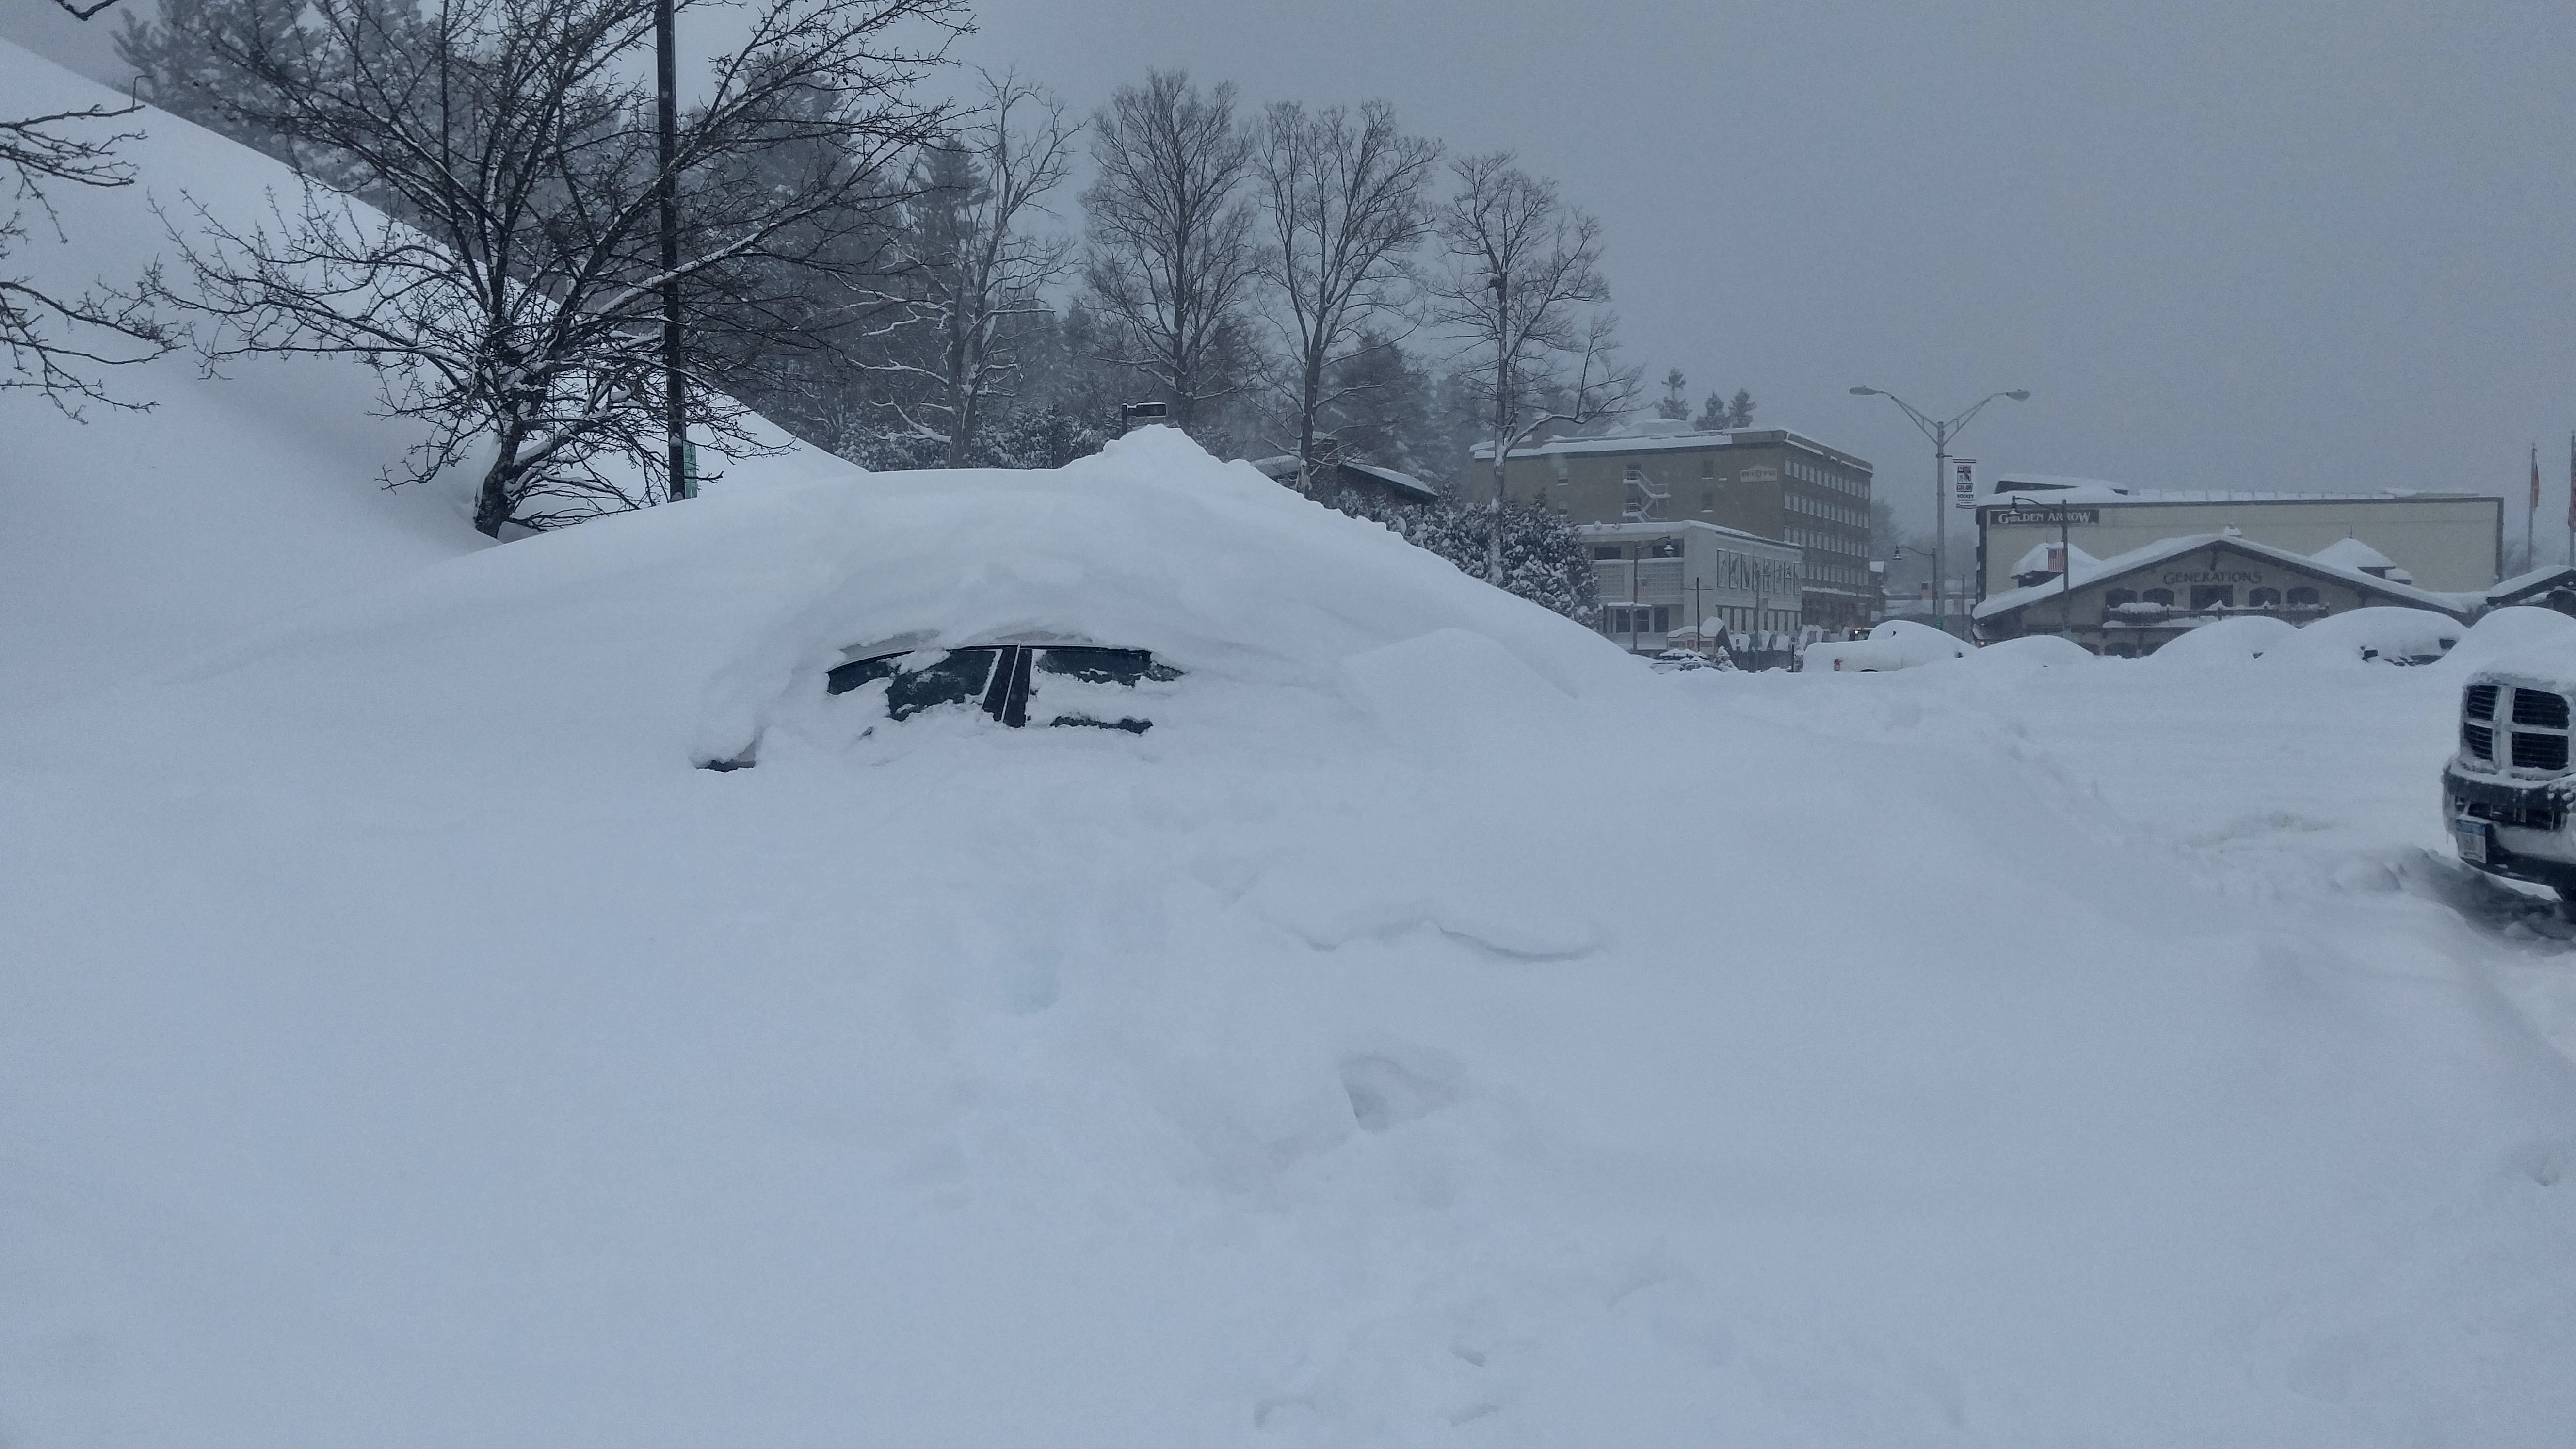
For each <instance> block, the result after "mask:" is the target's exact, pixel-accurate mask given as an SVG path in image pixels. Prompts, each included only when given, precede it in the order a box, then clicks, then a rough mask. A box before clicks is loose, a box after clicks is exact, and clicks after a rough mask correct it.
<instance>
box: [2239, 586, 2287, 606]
mask: <svg viewBox="0 0 2576 1449" xmlns="http://www.w3.org/2000/svg"><path fill="white" fill-rule="evenodd" d="M2245 607H2247V608H2249V609H2277V608H2279V607H2281V591H2280V590H2279V589H2250V590H2248V591H2247V592H2246V594H2245Z"/></svg>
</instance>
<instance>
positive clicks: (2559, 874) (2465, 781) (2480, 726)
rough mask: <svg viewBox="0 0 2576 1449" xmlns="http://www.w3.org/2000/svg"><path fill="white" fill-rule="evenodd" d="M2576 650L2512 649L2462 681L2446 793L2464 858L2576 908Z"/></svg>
mask: <svg viewBox="0 0 2576 1449" xmlns="http://www.w3.org/2000/svg"><path fill="white" fill-rule="evenodd" d="M2571 700H2576V653H2571V652H2569V651H2568V650H2566V649H2563V648H2559V649H2546V650H2538V651H2533V652H2530V653H2524V654H2518V655H2513V656H2509V657H2507V658H2506V659H2503V660H2499V661H2497V663H2495V664H2494V665H2491V666H2490V667H2487V668H2484V669H2480V670H2477V671H2476V672H2474V673H2472V674H2471V675H2470V676H2469V680H2468V684H2467V685H2466V687H2464V688H2463V689H2462V690H2461V691H2460V733H2459V743H2458V748H2457V749H2456V750H2454V751H2453V753H2452V756H2451V761H2450V763H2449V764H2447V765H2445V766H2444V767H2443V769H2442V798H2443V803H2444V805H2445V807H2446V809H2447V811H2448V814H2449V818H2450V826H2451V838H2452V840H2453V841H2454V842H2455V843H2456V844H2457V846H2458V849H2459V853H2460V859H2461V860H2463V861H2465V862H2466V863H2468V864H2470V865H2473V866H2475V867H2477V868H2478V869H2480V870H2483V871H2486V872H2488V873H2489V874H2491V875H2500V876H2506V877H2510V878H2512V879H2514V880H2521V881H2529V882H2531V883H2533V884H2535V885H2545V886H2548V887H2550V888H2552V889H2554V890H2556V891H2557V892H2558V897H2559V899H2560V901H2562V902H2565V903H2568V905H2569V908H2570V909H2571V911H2576V830H2571V829H2570V812H2569V809H2568V805H2569V802H2570V800H2571V799H2576V772H2571V770H2570V768H2569V764H2570V762H2569V757H2568V734H2569V728H2568V726H2569V718H2570V702H2571Z"/></svg>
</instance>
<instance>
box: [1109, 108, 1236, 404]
mask: <svg viewBox="0 0 2576 1449" xmlns="http://www.w3.org/2000/svg"><path fill="white" fill-rule="evenodd" d="M1091 154H1092V159H1093V161H1094V162H1095V163H1096V164H1097V165H1098V166H1099V168H1100V176H1099V179H1098V180H1096V181H1094V182H1093V183H1092V186H1091V189H1090V190H1089V191H1086V192H1084V193H1083V198H1082V203H1083V210H1084V212H1085V214H1086V217H1087V220H1088V223H1089V228H1088V229H1089V240H1090V249H1089V254H1088V257H1087V258H1086V260H1085V262H1084V264H1083V280H1084V282H1085V284H1086V285H1087V286H1088V287H1089V288H1090V290H1091V293H1092V295H1093V296H1094V297H1095V298H1096V299H1098V302H1099V305H1100V308H1101V310H1102V311H1104V312H1106V313H1107V314H1108V315H1109V316H1110V317H1111V318H1113V319H1115V320H1116V321H1117V322H1118V323H1119V325H1120V328H1121V330H1122V331H1123V332H1124V334H1125V344H1126V345H1125V351H1124V353H1123V355H1121V356H1118V357H1115V358H1111V359H1106V360H1110V361H1115V362H1119V363H1121V364H1123V365H1126V366H1129V367H1134V368H1136V369H1138V370H1140V371H1142V372H1144V373H1145V374H1146V375H1147V376H1149V377H1151V378H1152V379H1153V380H1154V382H1155V383H1156V384H1157V385H1158V386H1160V387H1161V388H1163V389H1164V390H1165V392H1166V393H1167V394H1168V395H1169V396H1170V399H1171V404H1172V412H1173V420H1174V421H1175V422H1177V423H1178V424H1179V425H1180V426H1181V427H1182V428H1183V429H1185V430H1186V429H1190V428H1193V427H1196V426H1198V424H1199V422H1200V412H1199V405H1200V404H1201V403H1204V402H1208V401H1212V400H1214V399H1217V398H1222V397H1225V396H1227V395H1229V394H1230V393H1232V392H1233V391H1234V389H1235V385H1236V383H1235V380H1234V379H1233V378H1230V377H1226V376H1222V375H1220V374H1221V373H1222V372H1223V371H1224V370H1225V369H1224V368H1223V367H1222V366H1221V363H1222V360H1223V359H1224V357H1225V355H1226V352H1227V348H1228V345H1229V343H1230V342H1231V341H1233V340H1235V339H1233V338H1232V337H1230V336H1229V334H1230V333H1231V332H1239V330H1240V328H1241V326H1242V320H1243V315H1242V314H1243V307H1244V303H1245V301H1246V300H1247V295H1248V294H1249V292H1250V291H1251V289H1252V286H1253V284H1254V283H1255V282H1256V281H1257V280H1258V279H1259V272H1260V253H1259V249H1258V248H1257V247H1256V245H1255V243H1254V239H1253V226H1254V217H1253V209H1252V204H1251V202H1250V201H1249V200H1248V199H1246V198H1245V197H1244V196H1243V195H1241V192H1242V190H1243V184H1244V181H1245V179H1246V177H1247V175H1248V174H1249V172H1250V169H1251V163H1252V142H1251V138H1250V137H1249V136H1248V135H1246V134H1245V132H1244V131H1243V130H1242V128H1240V127H1238V126H1237V125H1236V124H1235V121H1234V87H1233V86H1231V85H1220V86H1218V87H1217V88H1216V89H1215V90H1214V91H1212V92H1209V93H1206V94H1201V93H1200V91H1199V89H1198V88H1197V87H1196V86H1193V85H1191V84H1190V79H1189V75H1188V73H1187V72H1184V71H1162V70H1158V71H1155V72H1153V73H1152V74H1151V75H1149V76H1148V77H1147V78H1146V81H1145V84H1144V85H1143V86H1142V87H1141V88H1140V87H1136V86H1121V87H1119V89H1118V94H1117V95H1116V97H1114V98H1113V99H1112V100H1111V101H1110V103H1109V104H1108V105H1107V106H1106V107H1104V108H1103V109H1102V110H1101V111H1100V113H1099V114H1098V115H1097V116H1096V117H1095V118H1094V119H1093V122H1092V143H1091Z"/></svg>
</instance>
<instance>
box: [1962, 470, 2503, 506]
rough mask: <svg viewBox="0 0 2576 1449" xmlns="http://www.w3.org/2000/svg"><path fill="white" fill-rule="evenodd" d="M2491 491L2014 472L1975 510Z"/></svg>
mask: <svg viewBox="0 0 2576 1449" xmlns="http://www.w3.org/2000/svg"><path fill="white" fill-rule="evenodd" d="M2496 496H2497V495H2495V494H2492V493H2461V492H2453V491H2449V490H2444V489H2426V488H2383V489H2381V490H2379V491H2378V492H2376V493H2292V492H2286V491H2280V490H2275V489H2257V488H2135V487H2131V486H2130V485H2128V484H2125V483H2106V482H2103V481H2102V480H2100V479H2098V478H2059V479H2043V478H2036V477H2033V476H2032V475H2029V474H2014V475H2012V476H2011V477H2009V478H2006V479H2003V480H2001V481H1999V482H1997V483H1996V484H1995V487H1994V491H1993V492H1992V493H1990V494H1988V495H1987V496H1986V497H1985V498H1984V499H1983V500H1981V501H1980V502H1979V504H1978V506H1979V507H1980V508H2008V507H2010V506H2012V504H2013V502H2014V501H2015V500H2016V499H2019V500H2023V501H2027V502H2030V503H2039V504H2056V503H2085V504H2095V505H2099V504H2124V503H2126V504H2149V503H2387V502H2391V501H2394V500H2397V499H2407V498H2493V497H2496Z"/></svg>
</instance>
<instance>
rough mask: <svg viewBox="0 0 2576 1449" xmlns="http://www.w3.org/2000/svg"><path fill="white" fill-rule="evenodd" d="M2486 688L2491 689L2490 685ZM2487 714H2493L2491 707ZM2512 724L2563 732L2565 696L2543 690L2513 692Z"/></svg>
mask: <svg viewBox="0 0 2576 1449" xmlns="http://www.w3.org/2000/svg"><path fill="white" fill-rule="evenodd" d="M2488 687H2489V688H2493V686H2492V685H2490V686H2488ZM2488 712H2489V714H2490V715H2492V714H2493V712H2494V707H2493V706H2492V705H2490V706H2489V707H2488ZM2513 722H2514V723H2515V724H2518V725H2538V726H2540V727H2541V728H2542V729H2551V730H2563V729H2565V728H2567V696H2565V695H2563V694H2552V693H2550V692H2549V691H2548V690H2545V689H2517V690H2515V691H2514V692H2513Z"/></svg>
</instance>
